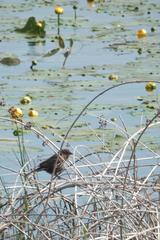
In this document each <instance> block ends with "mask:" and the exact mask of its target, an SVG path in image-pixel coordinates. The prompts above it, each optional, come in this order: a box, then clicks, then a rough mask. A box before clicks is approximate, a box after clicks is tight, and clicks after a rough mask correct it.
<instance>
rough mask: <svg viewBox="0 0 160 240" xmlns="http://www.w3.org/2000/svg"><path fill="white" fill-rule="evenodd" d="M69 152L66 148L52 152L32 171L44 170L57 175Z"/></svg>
mask: <svg viewBox="0 0 160 240" xmlns="http://www.w3.org/2000/svg"><path fill="white" fill-rule="evenodd" d="M71 154H72V153H71V152H70V151H69V150H68V149H62V150H60V151H59V152H58V153H57V154H54V155H53V156H52V157H50V158H48V159H47V160H45V161H44V162H41V163H40V165H39V167H37V168H36V169H34V171H36V172H39V171H46V172H48V173H50V174H54V175H55V176H57V175H58V174H60V173H61V171H62V170H63V168H64V162H65V161H67V160H68V158H69V156H70V155H71Z"/></svg>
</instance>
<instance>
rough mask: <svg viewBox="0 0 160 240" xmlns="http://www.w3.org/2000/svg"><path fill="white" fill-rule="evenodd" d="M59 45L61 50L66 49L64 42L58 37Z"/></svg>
mask: <svg viewBox="0 0 160 240" xmlns="http://www.w3.org/2000/svg"><path fill="white" fill-rule="evenodd" d="M58 43H59V47H60V48H65V44H64V40H63V38H62V37H61V36H59V37H58Z"/></svg>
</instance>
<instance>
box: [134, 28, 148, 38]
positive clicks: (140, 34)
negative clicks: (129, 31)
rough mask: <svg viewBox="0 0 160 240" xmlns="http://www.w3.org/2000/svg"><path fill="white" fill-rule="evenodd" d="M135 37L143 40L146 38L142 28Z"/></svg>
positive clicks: (145, 32)
mask: <svg viewBox="0 0 160 240" xmlns="http://www.w3.org/2000/svg"><path fill="white" fill-rule="evenodd" d="M136 35H137V37H138V38H144V37H146V36H147V31H146V30H145V29H144V28H142V29H140V30H138V31H137V32H136Z"/></svg>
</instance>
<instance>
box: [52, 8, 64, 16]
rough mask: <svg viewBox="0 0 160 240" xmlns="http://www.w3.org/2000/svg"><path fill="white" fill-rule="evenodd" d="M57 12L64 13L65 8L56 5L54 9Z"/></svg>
mask: <svg viewBox="0 0 160 240" xmlns="http://www.w3.org/2000/svg"><path fill="white" fill-rule="evenodd" d="M54 11H55V13H56V14H63V13H64V9H63V8H62V7H61V6H56V7H55V9H54Z"/></svg>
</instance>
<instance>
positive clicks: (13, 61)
mask: <svg viewBox="0 0 160 240" xmlns="http://www.w3.org/2000/svg"><path fill="white" fill-rule="evenodd" d="M0 63H1V64H4V65H7V66H16V65H19V64H20V63H21V61H20V59H19V58H17V57H4V58H2V59H1V60H0Z"/></svg>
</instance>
